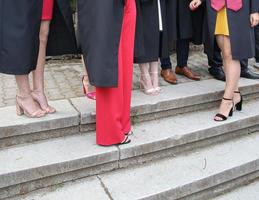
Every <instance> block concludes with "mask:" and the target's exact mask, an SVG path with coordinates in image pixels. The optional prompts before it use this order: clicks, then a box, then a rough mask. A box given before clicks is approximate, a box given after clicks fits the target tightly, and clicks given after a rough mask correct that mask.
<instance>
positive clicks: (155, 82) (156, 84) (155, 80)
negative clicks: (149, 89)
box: [150, 72, 162, 94]
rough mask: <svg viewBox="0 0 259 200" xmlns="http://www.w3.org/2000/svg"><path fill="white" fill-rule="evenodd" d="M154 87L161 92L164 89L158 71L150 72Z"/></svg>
mask: <svg viewBox="0 0 259 200" xmlns="http://www.w3.org/2000/svg"><path fill="white" fill-rule="evenodd" d="M150 74H151V81H152V85H153V88H154V89H155V91H156V92H157V93H158V94H159V93H160V92H161V91H162V89H161V87H159V80H158V72H150Z"/></svg>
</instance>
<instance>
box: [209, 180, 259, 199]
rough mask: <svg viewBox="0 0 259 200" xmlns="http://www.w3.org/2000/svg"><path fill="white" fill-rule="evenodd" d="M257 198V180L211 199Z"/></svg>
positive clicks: (258, 197)
mask: <svg viewBox="0 0 259 200" xmlns="http://www.w3.org/2000/svg"><path fill="white" fill-rule="evenodd" d="M239 199H240V200H258V199H259V180H257V181H255V182H253V183H250V184H248V185H245V186H243V187H240V188H238V189H236V190H233V191H231V192H229V193H226V194H223V195H221V196H219V197H216V198H214V199H213V200H239Z"/></svg>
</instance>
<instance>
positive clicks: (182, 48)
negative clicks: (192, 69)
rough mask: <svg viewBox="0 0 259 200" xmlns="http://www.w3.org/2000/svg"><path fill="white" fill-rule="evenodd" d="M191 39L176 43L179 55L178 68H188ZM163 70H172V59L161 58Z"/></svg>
mask: <svg viewBox="0 0 259 200" xmlns="http://www.w3.org/2000/svg"><path fill="white" fill-rule="evenodd" d="M189 44H190V40H189V39H180V40H177V41H176V54H177V66H178V67H185V66H187V62H188V58H189ZM160 61H161V68H162V69H163V70H165V69H172V63H171V60H170V57H167V58H161V59H160Z"/></svg>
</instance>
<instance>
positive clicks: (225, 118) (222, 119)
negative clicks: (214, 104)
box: [214, 97, 234, 122]
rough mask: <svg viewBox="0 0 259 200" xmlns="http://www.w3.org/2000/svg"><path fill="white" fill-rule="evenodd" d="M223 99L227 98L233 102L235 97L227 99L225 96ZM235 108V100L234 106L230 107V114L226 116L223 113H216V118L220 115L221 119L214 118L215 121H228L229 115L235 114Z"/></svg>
mask: <svg viewBox="0 0 259 200" xmlns="http://www.w3.org/2000/svg"><path fill="white" fill-rule="evenodd" d="M223 100H225V101H232V102H233V99H227V98H225V97H223ZM233 110H234V102H233V107H232V108H231V109H230V111H229V114H228V116H225V115H222V114H220V113H218V114H216V115H215V118H216V117H219V118H220V120H217V119H215V118H214V121H216V122H223V121H226V120H227V119H228V117H232V116H233Z"/></svg>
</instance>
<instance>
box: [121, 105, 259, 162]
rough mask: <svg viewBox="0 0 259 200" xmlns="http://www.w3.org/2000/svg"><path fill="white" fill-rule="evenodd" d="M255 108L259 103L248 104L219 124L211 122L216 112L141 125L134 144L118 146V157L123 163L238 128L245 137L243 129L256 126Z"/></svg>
mask: <svg viewBox="0 0 259 200" xmlns="http://www.w3.org/2000/svg"><path fill="white" fill-rule="evenodd" d="M255 108H259V102H258V101H254V102H250V103H247V104H246V105H244V110H243V111H242V112H235V113H234V117H232V118H230V119H229V120H227V121H225V122H222V123H217V122H214V121H213V117H214V115H215V114H216V110H208V111H200V112H195V113H188V114H184V115H179V116H174V117H169V118H164V119H161V120H156V121H152V122H145V123H141V124H139V125H137V126H135V128H134V133H135V134H134V136H133V137H132V140H133V142H132V143H130V144H128V145H123V146H120V147H119V148H120V158H121V160H123V159H128V158H131V157H136V156H141V155H144V154H149V153H152V152H155V151H161V150H164V149H169V148H172V147H176V146H181V145H183V144H191V143H193V142H196V141H202V140H204V139H208V138H212V137H215V136H221V135H223V134H228V133H230V132H234V131H238V130H241V129H245V130H244V134H246V133H248V131H249V130H246V128H249V127H253V126H257V125H258V122H259V109H255ZM248 116H249V117H248ZM257 129H258V127H257ZM254 131H256V130H254Z"/></svg>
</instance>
